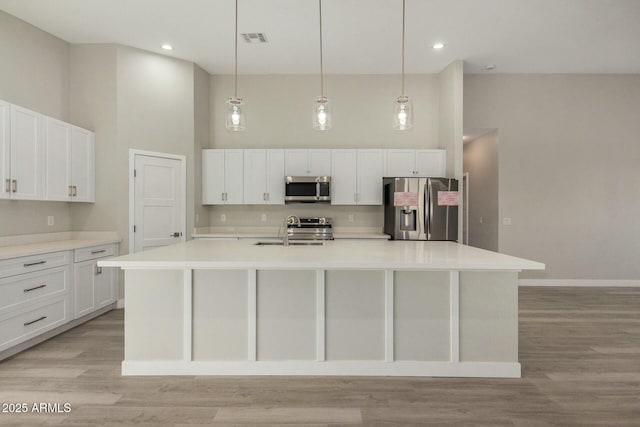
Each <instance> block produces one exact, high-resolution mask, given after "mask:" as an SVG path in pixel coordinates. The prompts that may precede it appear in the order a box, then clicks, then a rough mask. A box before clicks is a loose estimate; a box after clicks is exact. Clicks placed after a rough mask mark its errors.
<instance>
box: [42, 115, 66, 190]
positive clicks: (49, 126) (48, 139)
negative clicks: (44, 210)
mask: <svg viewBox="0 0 640 427" xmlns="http://www.w3.org/2000/svg"><path fill="white" fill-rule="evenodd" d="M45 127H46V130H45V159H46V160H45V169H46V176H45V188H46V191H45V192H46V197H47V200H62V201H68V200H71V198H72V197H71V196H72V192H71V188H70V186H71V185H72V184H71V125H70V124H68V123H65V122H61V121H60V120H56V119H53V118H51V117H47V118H46V126H45Z"/></svg>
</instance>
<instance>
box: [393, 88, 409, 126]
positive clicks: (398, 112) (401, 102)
mask: <svg viewBox="0 0 640 427" xmlns="http://www.w3.org/2000/svg"><path fill="white" fill-rule="evenodd" d="M412 126H413V106H412V105H411V100H410V99H409V97H408V96H405V95H403V96H399V97H398V98H397V99H396V101H395V102H394V103H393V128H394V129H395V130H408V129H411V127H412Z"/></svg>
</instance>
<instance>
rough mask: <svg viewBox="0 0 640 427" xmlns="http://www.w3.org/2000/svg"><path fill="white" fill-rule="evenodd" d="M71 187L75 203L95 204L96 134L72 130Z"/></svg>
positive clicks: (77, 128)
mask: <svg viewBox="0 0 640 427" xmlns="http://www.w3.org/2000/svg"><path fill="white" fill-rule="evenodd" d="M71 185H72V186H73V187H74V188H73V197H72V198H71V201H73V202H95V199H96V197H95V134H94V133H93V132H90V131H88V130H85V129H81V128H79V127H76V126H72V128H71Z"/></svg>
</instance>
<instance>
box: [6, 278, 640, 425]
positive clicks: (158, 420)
mask: <svg viewBox="0 0 640 427" xmlns="http://www.w3.org/2000/svg"><path fill="white" fill-rule="evenodd" d="M122 357H123V311H122V310H116V311H112V312H110V313H107V314H105V315H103V316H101V317H99V318H97V319H95V320H93V321H91V322H89V323H86V324H84V325H82V326H79V327H77V328H75V329H72V330H70V331H68V332H66V333H64V334H62V335H60V336H58V337H55V338H53V339H51V340H49V341H47V342H44V343H42V344H40V345H38V346H37V347H34V348H32V349H30V350H27V351H25V352H23V353H21V354H19V355H16V356H14V357H13V358H11V359H8V360H6V361H4V362H0V402H27V403H29V404H31V403H33V402H61V403H62V402H70V403H71V405H72V409H71V412H70V413H68V414H50V415H43V414H15V415H7V414H3V413H0V425H2V426H5V425H41V424H53V425H61V426H76V425H145V426H162V425H197V424H201V425H210V424H213V425H247V424H260V425H283V424H288V425H429V424H433V425H487V426H502V425H505V426H509V425H525V426H545V425H561V426H572V425H576V426H578V425H580V426H582V425H602V426H613V425H616V426H618V425H635V426H638V425H640V288H535V287H531V288H528V287H527V288H520V362H521V363H522V368H523V377H522V378H521V379H456V378H354V377H348V378H346V377H248V378H247V377H232V378H229V377H122V376H120V362H121V360H122Z"/></svg>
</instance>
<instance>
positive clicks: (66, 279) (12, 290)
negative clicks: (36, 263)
mask: <svg viewBox="0 0 640 427" xmlns="http://www.w3.org/2000/svg"><path fill="white" fill-rule="evenodd" d="M70 272H71V269H70V268H69V266H64V267H55V268H50V269H47V270H43V271H38V272H35V273H28V274H21V275H20V276H13V277H8V278H4V279H0V314H2V313H5V312H7V311H11V310H13V309H16V308H19V307H20V305H21V304H22V303H29V302H32V301H37V300H40V299H42V298H46V297H48V296H53V295H57V294H66V293H68V292H69V283H70Z"/></svg>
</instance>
